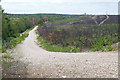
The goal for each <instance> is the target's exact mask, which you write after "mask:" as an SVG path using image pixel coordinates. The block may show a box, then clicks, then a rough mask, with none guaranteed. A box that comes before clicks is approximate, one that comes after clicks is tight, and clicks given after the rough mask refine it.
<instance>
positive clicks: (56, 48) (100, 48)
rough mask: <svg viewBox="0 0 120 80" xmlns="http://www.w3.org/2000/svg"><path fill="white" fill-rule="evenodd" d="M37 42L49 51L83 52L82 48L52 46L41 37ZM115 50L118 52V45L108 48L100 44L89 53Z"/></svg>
mask: <svg viewBox="0 0 120 80" xmlns="http://www.w3.org/2000/svg"><path fill="white" fill-rule="evenodd" d="M36 33H37V32H36ZM37 34H38V33H37ZM37 40H38V42H39V45H41V46H40V47H42V48H44V49H45V50H47V51H53V52H69V53H77V52H82V51H81V50H80V48H75V47H73V46H69V47H63V46H61V45H53V44H50V43H49V42H48V41H46V40H44V39H43V38H42V37H41V36H38V37H37ZM115 50H118V45H117V44H116V43H115V44H114V45H111V44H109V45H107V46H101V45H100V43H99V45H98V44H95V45H93V48H91V49H90V50H87V51H93V52H95V51H102V52H106V51H115Z"/></svg>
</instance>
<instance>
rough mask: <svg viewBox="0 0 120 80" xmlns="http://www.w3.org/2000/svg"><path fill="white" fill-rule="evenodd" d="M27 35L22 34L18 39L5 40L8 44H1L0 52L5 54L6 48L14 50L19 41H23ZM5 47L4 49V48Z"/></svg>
mask: <svg viewBox="0 0 120 80" xmlns="http://www.w3.org/2000/svg"><path fill="white" fill-rule="evenodd" d="M28 35H29V34H28V33H24V34H22V36H19V37H16V38H14V37H9V38H8V39H7V40H8V42H6V43H3V46H2V52H5V51H6V48H9V49H11V48H14V47H15V46H16V45H17V44H19V43H21V41H23V40H25V38H26V37H28ZM5 45H6V47H5Z"/></svg>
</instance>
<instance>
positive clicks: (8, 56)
mask: <svg viewBox="0 0 120 80" xmlns="http://www.w3.org/2000/svg"><path fill="white" fill-rule="evenodd" d="M2 57H3V58H7V59H13V58H12V57H11V56H10V55H9V54H6V55H4V56H2Z"/></svg>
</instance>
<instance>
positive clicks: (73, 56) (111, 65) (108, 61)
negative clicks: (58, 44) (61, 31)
mask: <svg viewBox="0 0 120 80" xmlns="http://www.w3.org/2000/svg"><path fill="white" fill-rule="evenodd" d="M36 29H37V26H36V27H35V28H34V29H33V30H32V31H30V32H29V36H28V37H27V38H26V39H25V40H24V41H23V42H22V43H21V44H19V45H17V47H16V48H15V49H14V53H16V54H17V55H20V56H22V58H21V61H23V62H24V63H28V62H29V64H28V66H27V78H117V77H118V52H117V51H114V52H83V53H63V52H49V51H46V50H44V49H42V48H41V47H39V45H37V44H36V41H37V39H36V38H37V35H36V33H35V30H36ZM15 58H16V59H17V57H15Z"/></svg>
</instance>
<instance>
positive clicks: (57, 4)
mask: <svg viewBox="0 0 120 80" xmlns="http://www.w3.org/2000/svg"><path fill="white" fill-rule="evenodd" d="M118 1H119V0H2V2H1V4H2V8H3V9H5V12H7V13H17V14H19V13H20V14H24V13H26V14H27V13H29V14H32V13H62V14H83V13H87V14H106V13H107V14H118Z"/></svg>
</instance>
